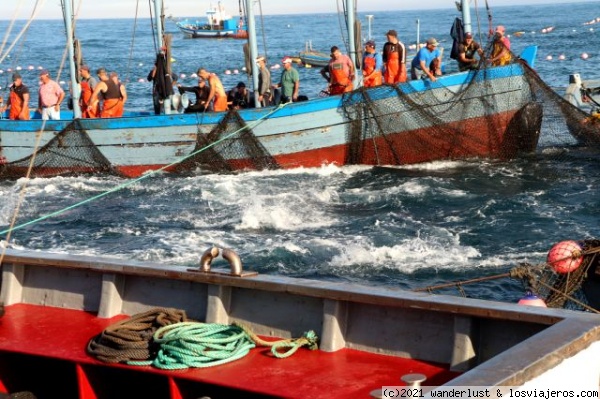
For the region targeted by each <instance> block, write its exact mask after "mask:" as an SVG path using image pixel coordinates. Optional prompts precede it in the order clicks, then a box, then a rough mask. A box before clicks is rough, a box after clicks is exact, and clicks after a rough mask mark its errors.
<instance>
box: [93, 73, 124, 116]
mask: <svg viewBox="0 0 600 399" xmlns="http://www.w3.org/2000/svg"><path fill="white" fill-rule="evenodd" d="M97 75H98V78H99V79H100V82H98V84H97V85H96V88H95V89H94V93H93V94H92V98H91V99H90V105H89V106H88V110H93V112H96V115H99V116H100V118H117V117H119V116H122V115H123V107H122V105H120V103H122V102H123V99H122V98H121V90H120V88H119V85H118V84H116V83H115V82H114V81H113V80H112V79H110V78H109V77H108V73H106V69H104V68H100V69H98V71H97ZM100 97H102V105H100Z"/></svg>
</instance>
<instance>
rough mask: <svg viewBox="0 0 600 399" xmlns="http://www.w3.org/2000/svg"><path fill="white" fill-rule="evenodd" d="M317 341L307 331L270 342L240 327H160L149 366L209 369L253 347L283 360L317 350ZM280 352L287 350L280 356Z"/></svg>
mask: <svg viewBox="0 0 600 399" xmlns="http://www.w3.org/2000/svg"><path fill="white" fill-rule="evenodd" d="M317 339H318V337H317V335H316V334H315V333H314V332H313V331H309V332H308V333H305V334H304V336H303V337H302V338H299V339H285V340H279V341H273V342H270V341H264V340H262V339H261V338H259V337H258V336H257V335H256V334H254V333H253V332H252V331H250V330H249V329H248V328H247V327H244V326H242V325H240V324H233V325H230V326H226V325H222V324H210V323H195V322H182V323H177V324H172V325H168V326H165V327H162V328H160V329H158V330H157V331H156V332H155V333H154V337H153V340H154V342H155V343H157V344H158V345H160V349H159V351H158V354H157V356H156V358H155V359H154V361H153V363H152V364H153V365H154V366H155V367H157V368H161V369H168V370H177V369H184V368H188V367H196V368H202V367H212V366H217V365H220V364H225V363H229V362H232V361H234V360H237V359H241V358H242V357H244V356H246V355H247V354H248V353H249V352H250V349H252V348H255V347H256V346H257V345H260V346H267V347H271V353H273V355H274V356H275V357H277V358H285V357H288V356H291V355H292V354H294V353H295V352H296V351H297V350H298V349H299V348H300V347H302V346H304V345H307V346H308V347H309V349H313V350H314V349H317V348H318V347H317ZM282 348H290V349H289V350H287V351H285V352H283V353H282V352H280V349H282Z"/></svg>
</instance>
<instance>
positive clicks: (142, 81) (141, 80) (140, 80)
mask: <svg viewBox="0 0 600 399" xmlns="http://www.w3.org/2000/svg"><path fill="white" fill-rule="evenodd" d="M145 81H146V79H142V78H139V79H138V82H139V83H144V82H145Z"/></svg>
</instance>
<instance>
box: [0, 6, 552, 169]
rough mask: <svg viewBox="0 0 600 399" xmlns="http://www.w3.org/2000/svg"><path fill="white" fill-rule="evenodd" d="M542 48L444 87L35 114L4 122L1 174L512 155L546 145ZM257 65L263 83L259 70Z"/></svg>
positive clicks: (419, 83) (413, 85) (352, 9)
mask: <svg viewBox="0 0 600 399" xmlns="http://www.w3.org/2000/svg"><path fill="white" fill-rule="evenodd" d="M346 1H347V7H346V8H347V9H348V10H349V12H348V13H347V19H348V21H347V25H346V27H347V37H348V41H349V43H350V46H349V48H350V49H351V51H350V52H349V54H350V56H351V57H352V58H353V59H356V57H357V54H358V53H359V52H358V50H359V49H360V48H359V47H360V43H356V42H355V40H354V37H355V33H354V29H355V26H356V20H355V14H356V1H354V0H346ZM463 2H464V5H465V6H464V7H462V13H463V19H464V21H465V28H466V29H467V30H471V27H470V22H468V23H467V21H470V16H469V12H470V11H469V2H468V1H467V0H463ZM252 7H253V1H251V0H247V4H246V10H247V13H248V18H249V21H251V20H253V18H254V15H253V11H252ZM66 8H67V9H69V7H66ZM155 8H156V9H157V11H156V15H164V14H163V13H162V11H161V10H162V2H160V1H158V0H157V1H155ZM65 21H66V27H67V29H66V31H67V43H68V48H69V51H70V54H74V51H73V45H72V44H73V43H72V42H73V28H72V21H73V20H72V17H70V16H69V17H67V18H65ZM156 22H157V24H158V25H159V26H158V28H157V29H155V30H156V32H163V30H162V25H161V20H160V18H157V19H156ZM253 26H254V24H253V23H252V24H249V27H253ZM156 43H157V47H156V48H157V62H162V61H159V60H160V59H163V60H164V59H169V57H165V54H164V46H163V44H164V40H163V36H162V34H158V35H157V37H156ZM248 47H249V51H248V53H249V59H255V58H256V57H257V56H258V51H257V47H258V46H257V40H256V33H255V31H254V29H253V28H251V29H249V46H248ZM535 54H536V51H535V47H532V48H528V49H526V50H525V51H524V52H523V53H522V54H521V57H520V58H519V59H517V57H514V62H513V63H511V64H509V65H505V66H497V67H490V66H487V65H483V66H482V69H480V70H478V71H471V72H462V73H454V74H448V75H444V76H440V77H439V78H438V79H437V80H436V81H435V82H431V81H428V80H415V81H409V82H407V83H402V84H398V85H383V86H379V87H373V88H363V87H359V88H357V89H356V90H355V91H353V92H350V93H345V94H343V95H334V96H329V97H322V98H321V97H320V98H315V99H310V100H309V101H303V102H295V103H288V104H280V105H277V106H271V107H265V108H252V109H244V110H239V111H230V112H222V113H220V112H217V113H213V112H205V113H202V114H172V113H171V112H170V107H164V111H163V113H162V114H160V115H154V114H152V113H150V112H137V113H129V114H127V115H126V116H124V117H121V118H114V119H84V118H81V117H80V115H81V114H80V110H79V109H78V107H75V109H74V114H73V118H71V117H70V116H69V115H68V114H67V113H66V112H63V113H61V115H63V116H66V119H64V120H51V121H42V120H40V119H39V115H37V114H36V115H33V117H34V119H31V120H29V121H16V120H0V157H1V158H0V177H3V178H15V177H19V176H25V175H29V176H55V175H64V174H82V173H114V174H117V175H120V176H125V177H138V176H141V175H142V174H144V173H147V172H151V171H157V170H160V171H167V172H173V173H189V172H190V171H192V170H196V169H202V170H208V171H217V172H219V171H236V170H246V169H259V170H260V169H266V168H274V169H275V168H296V167H320V166H322V165H325V164H334V165H340V166H341V165H355V164H362V165H409V164H415V163H423V162H431V161H440V160H462V159H511V158H514V157H518V156H520V155H521V154H527V153H531V152H533V151H535V150H536V146H537V143H538V139H539V135H540V125H541V120H542V108H541V106H540V104H539V102H538V101H537V99H536V96H535V93H534V91H533V90H532V88H531V86H530V78H531V76H532V75H533V74H534V72H533V71H532V70H531V68H530V67H532V66H533V65H534V61H535ZM161 57H162V58H161ZM68 59H69V60H73V59H74V57H72V56H70V57H68ZM526 63H528V65H526ZM250 64H252V65H251V67H252V71H253V73H252V79H253V86H254V87H257V85H258V71H257V66H256V64H254V63H250ZM76 68H77V66H76V65H74V64H73V63H71V65H70V75H71V86H72V87H74V88H75V90H74V98H73V99H74V101H73V103H74V104H77V103H78V96H79V92H78V91H79V90H78V88H79V87H80V86H79V82H77V80H76V79H75V77H76V76H77V75H78V74H77V69H76ZM167 72H168V71H167ZM165 87H170V86H169V85H168V84H167V85H166V86H165ZM355 87H358V82H356V85H355ZM163 93H165V90H163ZM168 99H169V94H168V93H167V94H162V97H161V98H160V99H159V101H160V102H161V103H163V105H164V103H165V102H166V101H165V100H168ZM36 118H38V119H36ZM34 138H35V139H34Z"/></svg>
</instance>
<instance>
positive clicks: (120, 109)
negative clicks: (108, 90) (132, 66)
mask: <svg viewBox="0 0 600 399" xmlns="http://www.w3.org/2000/svg"><path fill="white" fill-rule="evenodd" d="M109 77H110V79H111V80H112V81H113V82H115V84H116V85H117V86H118V87H119V94H120V98H121V101H119V102H118V103H117V109H116V110H115V116H123V113H124V112H125V103H126V102H127V90H125V85H124V84H123V82H121V81H120V80H119V74H118V73H116V72H111V73H110V75H109Z"/></svg>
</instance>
